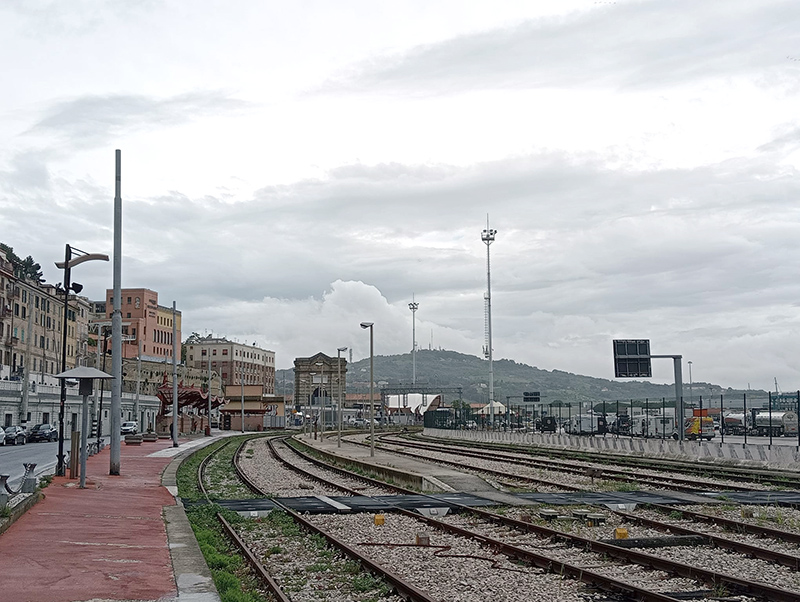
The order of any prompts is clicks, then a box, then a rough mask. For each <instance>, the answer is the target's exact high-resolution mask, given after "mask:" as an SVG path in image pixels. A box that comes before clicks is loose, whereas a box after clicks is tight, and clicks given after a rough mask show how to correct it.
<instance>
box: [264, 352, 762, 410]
mask: <svg viewBox="0 0 800 602" xmlns="http://www.w3.org/2000/svg"><path fill="white" fill-rule="evenodd" d="M374 371H375V381H376V382H378V383H385V384H389V385H398V384H408V385H410V384H411V374H412V362H411V353H406V354H403V355H381V356H376V357H375V358H374ZM284 378H285V381H286V392H287V393H288V392H291V391H292V383H293V382H294V376H293V372H292V370H278V371H277V375H276V383H277V389H278V392H279V393H280V392H281V384H282V382H283V379H284ZM488 382H489V364H488V362H487V361H485V360H483V359H481V358H479V357H476V356H474V355H466V354H463V353H458V352H456V351H437V350H418V351H417V385H418V386H424V385H429V386H431V387H433V388H435V387H437V386H439V387H462V389H463V397H464V400H466V401H470V402H484V403H485V402H486V401H487V399H488V387H487V384H488ZM693 384H694V387H693V398H694V400H695V401H697V400H698V398H699V396H700V395H703V397H704V399H707V398H708V396H709V394H713V396H714V397H715V398H717V399H718V398H719V395H720V394H724V395H725V396H726V397H727V396H729V395H730V396H738V397H741V395H742V393H743V391H737V390H734V389H723V388H722V387H720V386H719V385H711V384H708V383H693ZM347 386H348V391H350V392H351V393H352V392H356V391H360V392H365V391H366V390H367V388H368V387H369V359H368V358H367V359H363V360H360V361H358V362H354V363H352V364H350V365H349V366H348V372H347ZM494 388H495V399H497V400H498V401H501V402H505V401H506V397H508V396H511V397H517V396H521V395H522V393H523V391H539V392H540V393H541V395H542V401H543V402H544V403H553V402H558V401H561V402H576V401H589V402H592V401H603V400H605V401H616V400H621V401H625V400H627V401H630V400H639V401H643V400H644V399H645V398H648V399H650V400H659V401H660V400H661V398H662V397H666V398H667V400H670V399H673V398H674V397H675V388H674V386H673V385H671V384H670V385H658V384H652V383H649V382H646V381H639V380H624V381H623V380H608V379H603V378H594V377H591V376H582V375H580V374H572V373H570V372H563V371H561V370H552V371H549V370H540V369H539V368H535V367H533V366H528V365H526V364H520V363H517V362H515V361H513V360H507V359H501V360H494ZM749 394H760V395H761V396H766V392H764V391H750V392H749ZM689 397H690V395H689V384H688V383H684V398H685V400H686V401H688V400H689ZM512 403H516V401H514V402H512Z"/></svg>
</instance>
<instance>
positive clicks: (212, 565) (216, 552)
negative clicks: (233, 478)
mask: <svg viewBox="0 0 800 602" xmlns="http://www.w3.org/2000/svg"><path fill="white" fill-rule="evenodd" d="M244 438H248V436H245V437H232V438H228V439H223V440H220V441H217V442H215V443H212V444H211V445H209V446H207V447H204V448H203V449H200V450H198V451H197V452H195V453H194V454H192V455H191V456H190V457H189V458H187V459H186V460H185V461H184V462H183V463H182V464H181V465H180V467H179V468H178V474H177V482H178V495H179V496H180V497H181V498H182V499H183V500H184V501H187V502H190V501H191V502H196V501H202V500H204V499H205V496H203V493H202V492H201V491H200V488H199V486H198V484H197V469H198V467H199V466H200V463H201V462H202V461H203V460H204V459H205V458H206V456H208V455H209V454H212V453H215V452H216V451H217V450H219V449H220V448H221V447H223V446H226V449H224V450H222V451H221V452H220V455H222V456H224V458H222V459H220V458H215V459H212V460H211V461H210V465H209V466H208V467H206V478H207V479H208V480H209V482H210V483H211V485H210V486H209V487H208V489H209V490H210V492H211V493H212V495H215V496H218V497H225V495H224V494H225V492H229V493H233V492H234V491H236V492H238V490H237V489H233V488H230V487H227V486H226V487H216V486H215V485H214V483H216V482H218V479H219V477H220V476H221V475H222V476H225V475H224V473H226V472H232V471H233V468H232V467H231V464H230V462H231V458H232V457H233V454H234V453H235V451H236V449H237V448H238V447H239V444H240V443H241V441H242V439H244ZM226 482H227V479H226ZM220 494H222V495H220ZM217 512H220V513H221V514H222V515H223V516H224V517H225V519H226V520H227V521H228V522H229V523H231V524H232V525H237V524H239V523H241V522H243V521H244V519H243V518H241V517H240V516H239V515H238V514H236V513H235V512H230V511H228V510H223V509H222V508H221V507H220V506H218V505H216V504H207V505H198V506H190V507H188V508H187V509H186V516H187V517H188V519H189V523H190V524H191V526H192V530H193V531H194V535H195V538H196V539H197V543H198V544H199V545H200V550H201V551H202V552H203V556H204V557H205V560H206V563H207V564H208V567H209V569H211V575H212V577H213V579H214V585H215V586H216V588H217V592H218V593H219V596H220V599H221V600H222V602H269V601H271V600H272V599H273V598H272V597H271V596H269V595H268V594H266V593H265V592H264V590H263V588H262V587H261V586H260V584H259V582H258V580H257V578H256V576H255V575H254V573H253V572H252V569H251V568H250V566H249V565H248V564H247V562H246V560H245V559H244V558H243V557H242V556H241V555H240V554H239V552H238V548H236V546H235V545H234V544H232V543H231V542H230V541H229V540H228V537H227V535H226V534H225V533H224V531H223V530H222V526H221V525H220V523H219V521H218V520H217Z"/></svg>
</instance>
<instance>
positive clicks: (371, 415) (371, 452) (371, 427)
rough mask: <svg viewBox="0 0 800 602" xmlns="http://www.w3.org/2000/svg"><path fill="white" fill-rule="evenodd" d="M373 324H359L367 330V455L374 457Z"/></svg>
mask: <svg viewBox="0 0 800 602" xmlns="http://www.w3.org/2000/svg"><path fill="white" fill-rule="evenodd" d="M374 325H375V324H374V322H361V328H369V455H370V456H374V455H375V404H374V403H373V388H374V386H375V375H374V372H373V357H374V355H373V353H374V348H373V345H372V343H373V340H372V327H373V326H374Z"/></svg>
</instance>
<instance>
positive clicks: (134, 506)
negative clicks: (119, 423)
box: [0, 437, 219, 602]
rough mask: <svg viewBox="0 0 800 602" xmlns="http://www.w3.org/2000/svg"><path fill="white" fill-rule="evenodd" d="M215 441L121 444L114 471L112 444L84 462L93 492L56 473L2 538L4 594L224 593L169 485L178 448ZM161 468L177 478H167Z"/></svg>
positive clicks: (152, 596)
mask: <svg viewBox="0 0 800 602" xmlns="http://www.w3.org/2000/svg"><path fill="white" fill-rule="evenodd" d="M214 438H216V437H214ZM214 438H209V437H205V438H199V439H194V440H186V439H183V440H180V441H179V443H180V446H179V447H177V448H173V447H172V441H171V440H167V439H159V440H158V441H157V442H154V443H142V445H141V446H133V445H125V444H124V442H123V444H122V446H121V455H120V472H121V474H120V476H113V477H112V476H110V475H109V474H108V467H109V459H110V450H109V448H108V447H106V449H104V450H103V451H102V452H101V453H99V454H96V455H94V456H92V457H91V458H88V460H87V470H86V475H87V476H86V489H80V488H79V486H78V480H77V479H74V480H73V479H67V478H65V477H56V478H54V479H53V482H52V483H51V484H50V485H49V486H48V487H47V488H45V489H44V490H43V492H44V494H45V498H44V499H43V500H42V501H41V502H39V503H38V504H37V505H36V506H34V507H33V508H31V509H30V510H29V511H28V512H27V513H26V514H25V515H24V516H23V517H21V518H20V519H19V520H18V521H17V522H16V523H14V524H13V525H11V527H10V528H9V529H8V531H6V532H5V533H3V534H2V535H0V581H2V584H3V585H2V588H0V589H1V590H2V596H1V597H2V599H4V600H10V601H11V600H13V601H14V602H76V601H81V600H92V601H93V602H99V601H104V600H148V601H151V600H153V601H155V600H158V601H160V602H166V601H169V600H179V599H188V598H189V597H190V598H191V599H192V600H203V601H212V600H219V598H218V596H217V594H216V592H215V591H214V588H213V584H211V586H210V589H209V587H208V585H209V584H208V582H209V581H210V575H209V573H208V568H207V566H205V562H204V561H202V556H200V561H202V563H201V564H202V566H200V565H198V561H197V558H196V554H199V549H198V548H197V544H196V542H195V541H194V537H193V535H192V533H191V529H190V527H189V524H188V521H187V520H186V518H185V515H184V514H183V509H182V508H181V507H180V506H176V502H175V499H174V497H173V495H172V494H171V493H170V491H169V490H168V489H167V488H166V487H165V486H164V485H174V472H175V470H176V468H177V463H178V461H177V460H176V461H175V464H173V466H172V467H171V469H170V470H167V469H168V466H169V465H170V463H171V462H173V460H174V457H175V456H176V455H177V454H180V453H182V452H184V451H185V450H187V449H191V448H196V447H198V446H200V445H203V444H206V443H209V442H211V441H212V440H213V439H214ZM165 471H166V472H165ZM162 473H165V477H167V475H172V476H171V477H169V478H170V480H171V481H172V482H170V483H166V482H165V483H164V484H162ZM170 489H171V490H172V492H173V493H176V491H175V490H174V488H173V487H170ZM171 548H172V549H173V550H171ZM171 552H173V553H171ZM173 556H175V557H173ZM173 565H174V566H175V567H176V569H175V570H173ZM178 567H180V568H178ZM186 567H189V568H188V569H187V568H186ZM186 571H188V572H186ZM176 574H177V575H178V578H177V584H176V577H175V575H176ZM187 588H188V589H187ZM179 590H180V593H181V595H179ZM185 593H186V594H187V595H186V596H184V594H185Z"/></svg>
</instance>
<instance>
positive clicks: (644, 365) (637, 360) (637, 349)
mask: <svg viewBox="0 0 800 602" xmlns="http://www.w3.org/2000/svg"><path fill="white" fill-rule="evenodd" d="M682 357H683V356H681V355H651V354H650V340H649V339H614V376H615V377H616V378H652V376H653V369H652V366H651V364H650V360H651V359H658V358H671V359H672V363H673V370H674V372H675V414H676V415H675V422H676V425H675V428H676V430H677V432H678V439H679V440H680V441H681V442H683V439H684V428H683V421H684V414H685V411H684V407H683V373H682V369H681V359H682Z"/></svg>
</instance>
